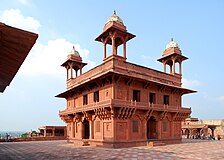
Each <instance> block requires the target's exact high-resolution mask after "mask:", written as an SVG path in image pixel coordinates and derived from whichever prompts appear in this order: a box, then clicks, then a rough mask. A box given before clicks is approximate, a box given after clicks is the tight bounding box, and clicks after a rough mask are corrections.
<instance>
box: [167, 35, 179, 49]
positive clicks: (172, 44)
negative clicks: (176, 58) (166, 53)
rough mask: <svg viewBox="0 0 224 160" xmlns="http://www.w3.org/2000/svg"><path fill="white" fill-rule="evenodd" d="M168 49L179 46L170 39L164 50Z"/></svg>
mask: <svg viewBox="0 0 224 160" xmlns="http://www.w3.org/2000/svg"><path fill="white" fill-rule="evenodd" d="M168 48H179V45H178V43H177V42H175V41H174V40H173V38H171V40H170V42H169V43H168V44H167V45H166V49H168Z"/></svg>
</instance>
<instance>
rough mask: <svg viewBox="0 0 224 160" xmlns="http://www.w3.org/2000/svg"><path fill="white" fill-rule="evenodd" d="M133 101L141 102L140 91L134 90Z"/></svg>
mask: <svg viewBox="0 0 224 160" xmlns="http://www.w3.org/2000/svg"><path fill="white" fill-rule="evenodd" d="M133 101H136V102H140V91H139V90H133Z"/></svg>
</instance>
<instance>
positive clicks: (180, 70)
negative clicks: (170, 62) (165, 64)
mask: <svg viewBox="0 0 224 160" xmlns="http://www.w3.org/2000/svg"><path fill="white" fill-rule="evenodd" d="M181 65H182V63H181V62H179V73H180V74H182V66H181Z"/></svg>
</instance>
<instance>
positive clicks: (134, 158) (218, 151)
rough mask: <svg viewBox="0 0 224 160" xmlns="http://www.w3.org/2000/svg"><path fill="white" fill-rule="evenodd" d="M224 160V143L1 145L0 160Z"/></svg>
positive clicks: (32, 143)
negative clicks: (84, 145) (112, 145)
mask: <svg viewBox="0 0 224 160" xmlns="http://www.w3.org/2000/svg"><path fill="white" fill-rule="evenodd" d="M20 159H21V160H36V159H38V160H73V159H75V160H76V159H77V160H81V159H86V160H87V159H96V160H123V159H126V160H147V159H154V160H155V159H176V160H178V159H189V160H192V159H194V160H197V159H203V160H207V159H216V160H218V159H224V141H217V140H216V141H207V140H184V142H183V143H182V144H174V145H166V146H158V147H134V148H121V149H109V148H100V147H90V146H87V147H75V146H74V145H72V144H68V143H66V141H42V142H40V141H39V142H14V143H0V160H20Z"/></svg>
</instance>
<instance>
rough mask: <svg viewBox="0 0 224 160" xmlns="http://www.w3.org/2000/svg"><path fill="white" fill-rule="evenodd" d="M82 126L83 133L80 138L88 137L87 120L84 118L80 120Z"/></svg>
mask: <svg viewBox="0 0 224 160" xmlns="http://www.w3.org/2000/svg"><path fill="white" fill-rule="evenodd" d="M82 126H83V134H82V138H83V139H89V121H87V120H86V119H85V120H84V121H83V122H82Z"/></svg>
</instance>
